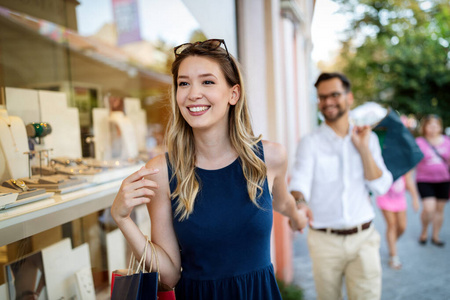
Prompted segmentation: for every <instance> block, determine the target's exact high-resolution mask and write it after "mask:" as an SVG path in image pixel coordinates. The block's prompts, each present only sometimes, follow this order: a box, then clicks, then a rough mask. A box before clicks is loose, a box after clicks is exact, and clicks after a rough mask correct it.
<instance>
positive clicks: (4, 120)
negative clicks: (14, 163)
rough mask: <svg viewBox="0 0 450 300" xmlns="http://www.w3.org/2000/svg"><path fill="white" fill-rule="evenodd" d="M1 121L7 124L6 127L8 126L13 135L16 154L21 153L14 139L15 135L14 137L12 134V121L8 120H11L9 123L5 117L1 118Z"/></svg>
mask: <svg viewBox="0 0 450 300" xmlns="http://www.w3.org/2000/svg"><path fill="white" fill-rule="evenodd" d="M0 119H2V120H3V122H5V123H6V125H7V126H8V130H9V134H10V135H11V139H12V141H13V146H14V150H15V151H16V152H19V148H18V147H17V143H16V139H15V138H14V135H13V132H12V129H11V126H12V122H11V120H10V119H9V118H8V120H9V122H8V121H7V120H6V119H5V118H4V117H1V116H0Z"/></svg>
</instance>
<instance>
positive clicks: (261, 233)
mask: <svg viewBox="0 0 450 300" xmlns="http://www.w3.org/2000/svg"><path fill="white" fill-rule="evenodd" d="M258 148H259V149H260V151H256V153H257V154H258V156H259V157H260V158H261V159H262V160H264V154H263V151H262V143H261V142H260V143H258ZM258 152H259V153H258ZM166 159H167V153H166ZM167 161H169V160H168V159H167ZM168 170H169V179H170V178H171V176H172V168H171V166H170V164H169V163H168ZM195 172H196V175H197V178H198V179H199V182H200V192H199V194H198V196H197V198H196V200H195V206H194V211H193V213H192V214H191V215H190V216H189V218H188V219H187V220H184V221H179V218H178V216H175V208H176V202H177V199H173V200H172V212H173V214H174V220H173V226H174V229H175V233H176V235H177V238H178V243H179V246H180V251H181V267H182V272H181V279H180V281H179V282H178V284H177V285H176V287H175V294H176V298H177V300H183V299H190V300H202V299H204V300H219V299H224V300H225V299H227V300H239V299H248V300H262V299H264V300H271V299H274V300H275V299H281V295H280V292H279V290H278V286H277V283H276V280H275V275H274V270H273V266H272V263H271V260H270V235H271V230H272V218H273V215H272V214H273V213H272V196H271V194H270V192H269V187H268V183H267V180H266V181H265V182H264V186H263V194H262V196H261V197H260V198H258V201H257V202H258V204H259V206H260V207H259V208H258V207H257V206H255V205H254V204H253V203H252V202H251V200H250V198H249V196H248V192H247V184H246V180H245V177H244V174H243V171H242V167H241V164H240V159H239V158H238V159H236V160H235V161H234V162H233V163H231V164H230V165H228V166H226V167H224V168H222V169H218V170H204V169H200V168H196V170H195ZM176 185H177V183H176V179H175V178H174V179H172V181H171V182H170V189H171V191H172V192H173V191H174V190H175V188H176Z"/></svg>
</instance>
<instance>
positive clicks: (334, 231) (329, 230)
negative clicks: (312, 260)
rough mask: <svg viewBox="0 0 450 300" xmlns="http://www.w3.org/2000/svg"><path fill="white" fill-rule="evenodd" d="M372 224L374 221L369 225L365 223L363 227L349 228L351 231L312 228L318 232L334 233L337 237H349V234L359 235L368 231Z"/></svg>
mask: <svg viewBox="0 0 450 300" xmlns="http://www.w3.org/2000/svg"><path fill="white" fill-rule="evenodd" d="M371 223H372V221H369V222H367V223H364V224H362V225H358V226H356V227H353V228H349V229H331V228H312V229H314V230H317V231H323V232H326V233H334V234H337V235H349V234H354V233H358V232H360V231H363V230H366V229H367V228H369V227H370V224H371Z"/></svg>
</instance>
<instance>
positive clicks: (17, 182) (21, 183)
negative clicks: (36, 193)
mask: <svg viewBox="0 0 450 300" xmlns="http://www.w3.org/2000/svg"><path fill="white" fill-rule="evenodd" d="M11 183H12V184H13V185H15V186H16V187H18V188H19V189H21V190H22V192H26V191H28V187H27V185H26V184H25V182H24V181H23V180H20V179H17V180H15V179H11Z"/></svg>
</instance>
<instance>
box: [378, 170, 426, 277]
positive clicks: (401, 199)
mask: <svg viewBox="0 0 450 300" xmlns="http://www.w3.org/2000/svg"><path fill="white" fill-rule="evenodd" d="M406 190H408V192H409V194H410V195H411V198H412V205H413V208H414V211H416V212H417V211H418V210H419V194H418V192H417V187H416V183H415V181H414V178H413V171H409V172H408V173H406V174H405V175H403V176H401V177H400V178H398V179H397V180H396V181H394V183H393V184H392V186H391V188H390V189H389V191H388V192H387V193H386V194H384V195H382V196H378V197H377V204H378V207H379V208H380V209H381V211H382V213H383V216H384V219H385V221H386V240H387V244H388V248H389V266H390V267H391V268H393V269H396V270H399V269H401V267H402V264H401V262H400V258H399V255H398V253H397V241H398V239H399V238H400V236H401V235H402V234H403V232H404V231H405V229H406V208H407V201H406V193H405V192H406Z"/></svg>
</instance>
